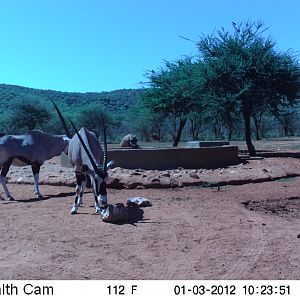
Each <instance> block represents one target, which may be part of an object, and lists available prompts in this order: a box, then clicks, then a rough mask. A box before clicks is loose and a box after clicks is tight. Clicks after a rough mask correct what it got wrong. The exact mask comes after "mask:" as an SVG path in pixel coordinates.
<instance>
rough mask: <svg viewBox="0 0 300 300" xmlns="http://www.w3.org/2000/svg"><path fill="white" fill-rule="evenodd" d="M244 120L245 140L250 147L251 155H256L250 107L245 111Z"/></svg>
mask: <svg viewBox="0 0 300 300" xmlns="http://www.w3.org/2000/svg"><path fill="white" fill-rule="evenodd" d="M243 115H244V121H245V140H246V144H247V147H248V151H249V155H250V156H256V151H255V148H254V146H253V144H252V142H251V128H250V116H251V111H250V109H246V110H245V111H244V113H243Z"/></svg>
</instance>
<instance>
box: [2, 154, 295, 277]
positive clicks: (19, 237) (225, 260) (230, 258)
mask: <svg viewBox="0 0 300 300" xmlns="http://www.w3.org/2000/svg"><path fill="white" fill-rule="evenodd" d="M51 164H53V166H55V162H51ZM21 169H22V168H19V170H16V169H12V174H11V175H10V180H11V182H14V181H16V182H18V179H20V176H21V177H22V178H23V177H24V176H25V175H26V174H27V173H26V172H27V171H26V169H24V170H25V171H24V170H23V174H22V173H18V172H21V171H20V170H21ZM47 170H48V172H49V169H47ZM54 170H55V172H53V174H52V173H51V174H52V175H51V174H50V176H49V173H48V177H47V178H48V179H49V178H50V179H51V176H54V177H52V179H53V178H54V179H55V178H56V180H57V182H56V183H57V185H55V181H50V182H49V183H51V185H48V184H44V185H41V187H40V189H41V192H42V193H43V195H44V199H42V200H37V199H35V198H33V186H32V184H15V183H10V184H8V187H9V189H10V190H11V192H12V193H13V195H14V197H15V198H16V201H11V202H9V201H7V200H5V201H2V202H1V204H0V226H1V234H0V241H1V243H0V279H1V280H3V279H300V268H299V266H300V188H299V186H300V177H299V175H300V162H299V159H295V158H269V159H267V158H265V159H261V160H251V161H248V162H244V163H241V164H239V165H236V166H231V167H229V168H223V169H214V170H182V169H181V170H173V171H170V172H169V175H166V174H167V173H163V172H159V173H157V172H158V171H156V173H155V174H154V173H151V174H150V173H147V172H146V171H142V170H135V171H131V172H135V175H132V173H130V174H129V175H128V171H127V173H126V170H125V171H124V170H114V171H113V172H112V173H111V175H112V176H113V177H116V178H119V179H120V178H121V179H120V180H119V181H122V180H123V181H124V179H122V178H123V177H124V178H125V177H128V178H130V182H134V181H136V180H137V179H140V178H144V179H145V178H146V179H145V180H146V181H147V180H148V179H149V180H148V181H147V182H152V183H153V181H152V180H153V176H156V178H158V179H159V180H161V179H162V178H170V177H171V178H172V176H174V178H175V179H176V178H177V180H178V181H177V182H178V183H179V184H178V185H177V186H176V185H175V186H173V187H170V186H168V185H166V186H165V187H167V188H163V186H159V185H155V186H154V187H156V188H151V186H147V187H149V188H144V187H143V186H139V188H135V189H130V186H129V187H128V186H127V188H126V189H125V188H123V189H113V188H110V189H109V190H108V193H109V201H110V203H117V202H122V203H125V202H126V200H127V199H128V198H130V197H135V196H141V197H145V198H148V199H149V200H151V202H152V204H153V206H152V207H146V208H143V209H136V210H134V209H132V210H131V211H130V220H129V221H128V222H126V223H125V224H121V225H120V224H119V225H117V224H110V223H104V222H102V221H101V219H100V217H99V215H97V214H95V209H94V207H93V195H92V193H91V191H90V190H88V191H87V192H86V194H85V196H84V205H83V206H82V207H80V208H79V211H78V214H77V215H71V214H70V210H71V207H72V203H73V201H74V194H75V193H74V188H73V187H70V186H65V185H62V184H63V182H62V181H61V179H62V178H65V180H66V182H67V181H68V182H69V183H70V182H71V179H72V178H73V177H72V176H73V175H71V173H70V175H68V176H69V177H68V176H66V175H65V171H64V170H63V171H59V173H58V174H59V175H57V173H56V171H57V170H56V169H55V168H54ZM232 171H234V172H232ZM14 172H16V173H14ZM42 172H45V171H42ZM121 173H123V175H122V176H123V177H122V176H121ZM124 174H125V175H124ZM126 174H127V175H126ZM176 174H177V175H176ZM191 174H192V175H191ZM143 175H146V176H144V177H143ZM175 175H176V176H175ZM43 176H46V175H45V173H44V175H43V174H41V177H42V181H44V183H47V181H46V179H45V177H43ZM55 176H59V177H55ZM151 176H152V177H151ZM230 176H231V177H230ZM26 177H27V176H26ZM43 178H44V179H43ZM147 178H148V179H147ZM178 178H179V179H178ZM180 178H182V180H181V181H180ZM187 178H189V180H190V181H189V182H193V184H190V186H188V184H186V185H185V184H184V183H185V182H188V181H187ZM50 179H49V180H50ZM251 179H253V181H251ZM22 180H23V179H22ZM22 180H19V182H21V183H22ZM24 180H25V179H24ZM31 180H32V178H31ZM191 180H192V181H191ZM204 181H205V182H215V183H217V182H219V183H222V184H221V186H220V187H216V186H213V185H205V184H203V182H204ZM259 181H263V182H259ZM140 182H144V181H143V180H140ZM155 182H156V184H157V183H158V182H157V180H156V181H154V183H155ZM251 182H255V183H251ZM28 183H30V182H28ZM180 183H183V184H180ZM197 183H199V184H197ZM225 184H228V185H226V186H225ZM231 184H234V185H231ZM70 185H71V184H70ZM191 185H193V186H191ZM124 187H126V184H125V185H124ZM131 187H133V186H131ZM135 187H136V186H135ZM158 187H160V188H158ZM0 194H1V195H2V196H3V192H2V187H0Z"/></svg>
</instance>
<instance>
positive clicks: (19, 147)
mask: <svg viewBox="0 0 300 300" xmlns="http://www.w3.org/2000/svg"><path fill="white" fill-rule="evenodd" d="M68 140H69V138H68V137H67V136H65V135H52V134H47V133H45V132H42V131H40V130H31V131H29V132H28V133H26V134H21V135H1V136H0V170H1V175H0V182H1V183H2V186H3V189H4V191H5V194H6V196H7V198H8V199H9V200H14V198H13V197H12V195H11V194H10V192H9V190H8V188H7V186H6V175H7V173H8V171H9V168H10V166H11V165H15V166H25V165H31V168H32V172H33V177H34V193H35V195H36V196H37V197H39V198H41V197H42V195H41V193H40V191H39V185H38V181H39V171H40V167H41V165H42V164H43V163H44V162H45V160H48V159H50V158H52V157H54V156H57V155H59V154H61V152H63V151H64V150H65V151H66V150H67V145H68Z"/></svg>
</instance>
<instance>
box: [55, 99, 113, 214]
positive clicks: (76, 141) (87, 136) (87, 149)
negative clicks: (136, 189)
mask: <svg viewBox="0 0 300 300" xmlns="http://www.w3.org/2000/svg"><path fill="white" fill-rule="evenodd" d="M53 104H54V107H55V109H56V111H57V113H58V115H59V117H60V120H61V122H62V124H63V127H64V128H66V122H65V121H64V119H63V117H62V114H61V113H60V111H59V109H58V107H57V106H56V105H55V103H53ZM70 121H71V120H70ZM71 124H72V126H73V129H74V130H75V132H76V134H75V135H74V137H73V138H72V139H71V140H70V142H69V147H68V157H69V160H70V162H71V164H72V165H73V166H74V167H75V174H76V197H75V202H74V205H73V207H72V210H71V214H76V213H77V210H78V207H79V205H80V204H81V203H82V198H83V192H84V189H85V187H86V180H87V176H88V177H89V178H90V180H91V183H92V187H93V192H94V196H95V208H96V212H97V213H100V212H101V208H103V207H106V206H107V192H106V183H107V179H108V174H107V170H108V168H109V167H111V166H112V164H113V162H112V161H111V162H109V163H107V141H106V131H105V126H104V123H103V124H102V125H103V137H104V149H103V150H104V152H103V151H102V148H101V145H100V143H99V141H98V139H97V137H96V135H95V134H94V133H93V132H91V131H89V130H87V129H86V128H84V127H82V128H81V129H80V130H79V131H78V130H77V129H76V127H75V125H74V124H73V123H72V121H71ZM102 157H103V163H102V164H101V159H102Z"/></svg>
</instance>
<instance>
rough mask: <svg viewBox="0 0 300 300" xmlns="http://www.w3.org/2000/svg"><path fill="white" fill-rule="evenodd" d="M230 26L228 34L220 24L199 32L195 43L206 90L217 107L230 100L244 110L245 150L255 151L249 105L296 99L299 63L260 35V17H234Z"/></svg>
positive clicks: (272, 105) (262, 29) (274, 107)
mask: <svg viewBox="0 0 300 300" xmlns="http://www.w3.org/2000/svg"><path fill="white" fill-rule="evenodd" d="M233 27H234V31H233V33H232V34H231V33H229V32H228V31H226V30H225V29H224V28H222V30H219V31H217V33H216V34H212V35H209V36H206V37H205V36H203V37H202V38H201V39H200V41H199V43H198V48H199V50H200V53H201V56H202V59H203V61H204V63H205V68H206V70H205V72H204V73H203V74H204V77H205V86H206V93H207V94H208V95H209V97H210V98H211V99H212V102H213V103H219V104H220V107H224V106H225V105H227V104H229V107H231V108H232V109H234V111H236V112H237V113H239V112H240V113H242V116H243V119H244V127H245V140H246V144H247V147H248V151H249V154H250V155H251V156H255V155H256V151H255V148H254V146H253V144H252V142H251V126H250V118H251V116H252V115H253V111H254V110H255V109H256V108H257V107H264V106H268V107H269V108H270V109H272V110H273V111H277V110H278V107H279V105H281V104H282V103H284V102H288V103H289V104H293V103H295V102H296V99H297V92H298V90H299V82H300V68H299V64H298V62H297V60H296V59H295V56H294V55H293V53H291V52H278V51H277V50H276V48H275V42H273V41H272V40H271V39H270V38H269V37H267V38H265V37H264V36H263V34H264V32H265V30H266V28H265V27H264V25H263V24H262V23H261V22H256V23H252V22H246V23H243V22H242V23H240V24H238V25H236V24H235V23H233ZM231 104H233V106H232V105H231Z"/></svg>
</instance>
